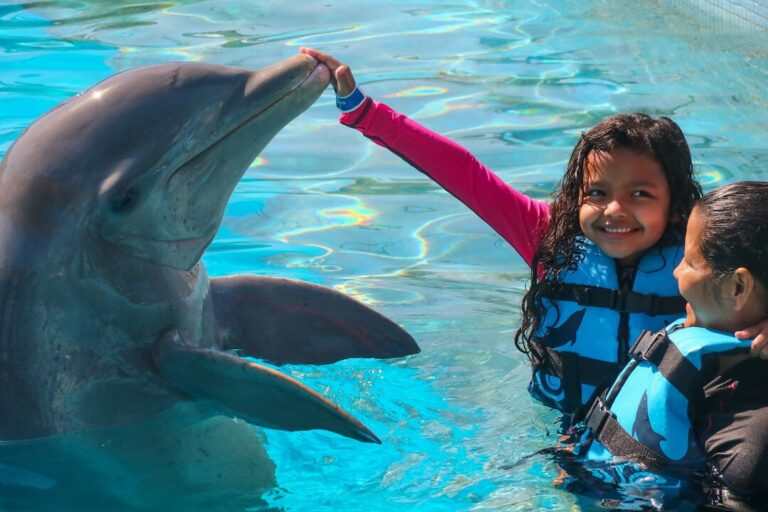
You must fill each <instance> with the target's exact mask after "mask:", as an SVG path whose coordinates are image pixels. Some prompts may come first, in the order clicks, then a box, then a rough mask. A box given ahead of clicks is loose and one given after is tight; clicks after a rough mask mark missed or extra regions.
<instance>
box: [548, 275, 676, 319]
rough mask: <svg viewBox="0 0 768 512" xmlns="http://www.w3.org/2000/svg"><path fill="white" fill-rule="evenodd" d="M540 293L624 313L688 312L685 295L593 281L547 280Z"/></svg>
mask: <svg viewBox="0 0 768 512" xmlns="http://www.w3.org/2000/svg"><path fill="white" fill-rule="evenodd" d="M540 295H541V297H543V298H545V299H549V300H565V301H570V302H576V303H577V304H579V305H580V306H595V307H599V308H608V309H611V310H613V311H618V312H621V313H645V314H646V315H649V316H656V315H673V314H677V313H680V314H682V313H684V312H685V299H683V298H682V297H680V296H661V295H656V294H653V293H638V292H633V291H631V290H614V289H612V288H602V287H600V286H592V285H582V284H573V283H552V282H544V283H542V284H541V291H540Z"/></svg>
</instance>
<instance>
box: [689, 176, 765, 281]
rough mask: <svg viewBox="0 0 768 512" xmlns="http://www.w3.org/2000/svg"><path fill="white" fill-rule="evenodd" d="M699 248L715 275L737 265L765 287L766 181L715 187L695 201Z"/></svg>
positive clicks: (723, 274)
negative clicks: (699, 219) (698, 224)
mask: <svg viewBox="0 0 768 512" xmlns="http://www.w3.org/2000/svg"><path fill="white" fill-rule="evenodd" d="M696 212H697V215H701V216H702V217H701V219H702V221H703V222H702V226H701V227H702V229H701V239H700V243H699V248H700V249H701V253H702V255H703V256H704V259H705V260H706V261H707V263H708V264H709V266H710V267H711V268H712V271H713V273H714V276H713V277H715V278H719V277H723V276H725V275H728V274H730V273H731V272H732V271H734V270H736V269H737V268H739V267H744V268H746V269H747V270H749V271H750V272H751V273H752V275H753V276H755V279H757V280H758V281H759V282H760V283H762V284H763V285H764V286H766V287H768V223H766V220H768V183H764V182H760V181H742V182H739V183H732V184H730V185H725V186H723V187H720V188H717V189H715V190H713V191H712V192H710V193H708V194H707V195H705V196H704V197H703V198H702V199H701V200H700V201H699V202H698V203H696Z"/></svg>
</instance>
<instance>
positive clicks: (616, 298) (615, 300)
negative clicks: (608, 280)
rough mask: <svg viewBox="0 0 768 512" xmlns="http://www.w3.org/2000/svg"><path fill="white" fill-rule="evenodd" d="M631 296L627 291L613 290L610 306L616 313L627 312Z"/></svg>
mask: <svg viewBox="0 0 768 512" xmlns="http://www.w3.org/2000/svg"><path fill="white" fill-rule="evenodd" d="M628 298H629V294H628V293H627V291H626V290H613V293H611V305H610V306H608V307H609V308H611V309H612V310H614V311H620V312H622V313H623V312H625V311H626V309H627V299H628Z"/></svg>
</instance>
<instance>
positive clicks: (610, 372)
mask: <svg viewBox="0 0 768 512" xmlns="http://www.w3.org/2000/svg"><path fill="white" fill-rule="evenodd" d="M531 349H532V355H533V359H534V370H543V371H544V372H546V373H549V374H550V375H555V376H557V377H558V378H560V381H561V382H562V383H563V391H564V395H565V399H564V401H563V406H564V407H565V408H566V409H567V410H568V411H576V410H577V409H578V408H579V407H582V405H583V400H582V396H581V385H582V384H587V385H590V386H594V387H596V388H599V387H602V386H605V385H606V384H609V383H610V382H613V379H614V378H615V377H616V374H617V372H618V371H619V369H620V365H619V363H615V362H609V361H601V360H600V359H592V358H591V357H586V356H582V355H579V354H577V353H575V352H561V351H558V350H555V349H552V348H550V347H547V346H545V345H543V344H542V343H539V342H537V341H532V342H531Z"/></svg>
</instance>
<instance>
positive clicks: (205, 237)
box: [107, 226, 218, 252]
mask: <svg viewBox="0 0 768 512" xmlns="http://www.w3.org/2000/svg"><path fill="white" fill-rule="evenodd" d="M217 231H218V227H217V226H211V227H210V228H208V229H207V230H206V231H205V232H204V233H203V234H202V235H200V236H196V237H190V238H176V239H171V240H161V239H157V238H145V237H143V236H136V235H123V236H119V237H115V238H113V239H107V240H108V241H109V242H111V243H113V244H118V245H130V242H139V243H141V244H147V245H155V246H157V245H162V246H164V248H165V249H168V250H171V252H181V250H182V249H186V248H187V246H194V247H197V246H199V245H201V242H205V245H206V246H207V245H208V244H209V243H210V242H211V241H213V238H214V237H215V236H216V232H217ZM171 248H173V249H171Z"/></svg>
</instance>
